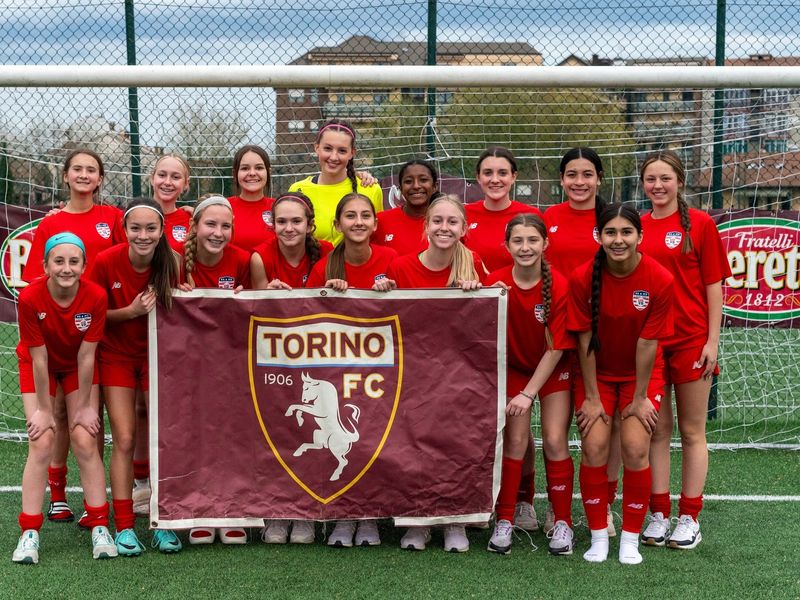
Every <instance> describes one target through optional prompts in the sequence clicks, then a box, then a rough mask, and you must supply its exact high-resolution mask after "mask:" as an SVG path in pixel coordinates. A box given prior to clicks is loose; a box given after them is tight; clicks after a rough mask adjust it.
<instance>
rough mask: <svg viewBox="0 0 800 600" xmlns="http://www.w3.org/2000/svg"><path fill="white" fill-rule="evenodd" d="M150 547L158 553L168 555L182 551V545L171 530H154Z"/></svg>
mask: <svg viewBox="0 0 800 600" xmlns="http://www.w3.org/2000/svg"><path fill="white" fill-rule="evenodd" d="M150 545H151V546H152V547H153V548H155V549H157V550H158V551H159V552H163V553H165V554H169V553H172V552H180V551H181V550H183V544H181V541H180V540H179V539H178V536H177V535H176V534H175V532H174V531H172V529H156V530H155V531H154V532H153V540H152V541H151V542H150Z"/></svg>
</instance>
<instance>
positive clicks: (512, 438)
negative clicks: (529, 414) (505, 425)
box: [504, 431, 529, 458]
mask: <svg viewBox="0 0 800 600" xmlns="http://www.w3.org/2000/svg"><path fill="white" fill-rule="evenodd" d="M528 438H529V436H528V434H527V432H525V431H517V432H507V433H506V437H505V450H504V454H506V455H507V456H511V457H512V458H516V457H519V458H522V457H524V456H525V451H526V450H527V449H528Z"/></svg>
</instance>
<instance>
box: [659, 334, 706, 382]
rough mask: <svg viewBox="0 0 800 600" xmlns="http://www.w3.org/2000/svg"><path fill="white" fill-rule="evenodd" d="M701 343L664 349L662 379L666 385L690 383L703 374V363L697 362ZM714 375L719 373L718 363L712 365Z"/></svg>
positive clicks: (700, 352) (701, 351)
mask: <svg viewBox="0 0 800 600" xmlns="http://www.w3.org/2000/svg"><path fill="white" fill-rule="evenodd" d="M702 353H703V344H699V345H697V346H689V347H685V348H674V349H672V350H667V349H666V348H665V349H664V381H666V382H667V385H670V384H674V383H690V382H692V381H697V380H698V379H700V378H701V377H702V376H703V368H704V366H703V364H702V363H700V362H699V359H700V355H701V354H702ZM714 375H719V365H718V364H717V365H714Z"/></svg>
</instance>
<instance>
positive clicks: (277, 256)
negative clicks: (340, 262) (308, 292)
mask: <svg viewBox="0 0 800 600" xmlns="http://www.w3.org/2000/svg"><path fill="white" fill-rule="evenodd" d="M319 249H320V253H321V254H320V260H322V259H323V258H325V257H326V256H327V255H328V254H329V253H330V251H331V250H333V244H331V243H330V242H327V241H325V240H320V241H319ZM253 253H254V254H258V255H259V256H260V257H261V262H263V263H264V272H265V273H266V274H267V281H272V280H273V279H280V280H281V281H283V282H284V283H288V284H289V285H290V286H292V287H293V288H300V287H304V286H305V284H306V281H307V280H308V275H309V273H310V272H311V266H310V265H309V260H308V254H305V255H303V260H301V261H300V262H299V263H298V265H297V266H296V267H293V266H292V265H290V264H289V262H288V261H287V260H286V258H285V257H284V256H283V253H282V252H281V250H280V246H279V244H278V238H277V237H274V238H272V239H271V240H267V241H266V242H263V243H261V244H259V245H258V246H256V248H255V250H253Z"/></svg>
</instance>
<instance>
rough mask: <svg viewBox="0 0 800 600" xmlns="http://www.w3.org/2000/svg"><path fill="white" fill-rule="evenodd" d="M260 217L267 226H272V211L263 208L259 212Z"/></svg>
mask: <svg viewBox="0 0 800 600" xmlns="http://www.w3.org/2000/svg"><path fill="white" fill-rule="evenodd" d="M261 218H262V219H263V220H264V223H265V224H266V226H267V227H272V211H271V210H265V211H264V212H262V213H261Z"/></svg>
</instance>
